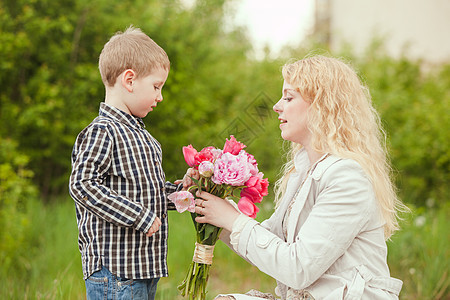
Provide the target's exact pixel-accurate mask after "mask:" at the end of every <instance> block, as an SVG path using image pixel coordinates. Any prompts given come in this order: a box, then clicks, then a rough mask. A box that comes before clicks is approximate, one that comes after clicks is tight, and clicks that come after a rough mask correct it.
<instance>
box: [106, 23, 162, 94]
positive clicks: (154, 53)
mask: <svg viewBox="0 0 450 300" xmlns="http://www.w3.org/2000/svg"><path fill="white" fill-rule="evenodd" d="M98 68H99V70H100V75H101V76H102V81H103V83H104V84H105V86H114V84H115V83H116V79H117V77H118V76H119V75H120V74H121V73H122V72H123V71H125V70H127V69H132V70H133V71H135V72H136V75H137V77H141V76H147V75H149V74H150V73H151V72H152V71H153V70H154V69H155V68H163V69H165V70H169V68H170V61H169V58H168V56H167V53H166V52H165V51H164V50H163V49H162V48H161V47H160V46H158V44H156V43H155V42H154V41H153V40H152V39H151V38H150V37H149V36H148V35H146V34H145V33H143V32H142V31H141V30H140V29H139V28H134V27H133V26H130V27H128V28H127V29H126V30H125V31H124V32H117V33H116V34H115V35H113V36H112V37H111V39H110V40H109V41H108V42H107V43H106V44H105V46H104V47H103V50H102V52H101V53H100V58H99V62H98Z"/></svg>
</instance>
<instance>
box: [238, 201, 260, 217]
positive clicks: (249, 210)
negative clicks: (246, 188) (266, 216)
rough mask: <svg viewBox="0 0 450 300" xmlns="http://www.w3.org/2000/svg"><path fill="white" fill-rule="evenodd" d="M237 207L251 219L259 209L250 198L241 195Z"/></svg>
mask: <svg viewBox="0 0 450 300" xmlns="http://www.w3.org/2000/svg"><path fill="white" fill-rule="evenodd" d="M238 208H239V210H240V211H241V212H242V213H243V214H245V215H247V216H249V217H250V218H253V219H254V218H255V217H256V213H257V212H258V211H259V208H258V207H257V206H256V205H255V204H254V203H253V202H252V200H250V199H248V198H247V197H242V198H241V199H239V202H238Z"/></svg>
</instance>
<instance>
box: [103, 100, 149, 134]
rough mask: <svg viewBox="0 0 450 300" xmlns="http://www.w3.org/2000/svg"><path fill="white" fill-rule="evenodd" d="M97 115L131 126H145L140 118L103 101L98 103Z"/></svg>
mask: <svg viewBox="0 0 450 300" xmlns="http://www.w3.org/2000/svg"><path fill="white" fill-rule="evenodd" d="M99 115H100V116H103V117H107V118H111V119H113V120H116V121H118V122H121V123H124V124H126V125H128V126H131V127H136V128H145V123H144V121H142V119H141V118H137V117H135V116H132V115H130V114H128V113H126V112H124V111H122V110H120V109H118V108H116V107H114V106H112V105H109V104H106V103H105V102H102V103H100V110H99Z"/></svg>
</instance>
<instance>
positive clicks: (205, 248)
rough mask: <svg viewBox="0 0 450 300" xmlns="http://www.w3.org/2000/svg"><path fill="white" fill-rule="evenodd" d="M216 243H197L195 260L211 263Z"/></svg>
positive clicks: (201, 262) (200, 262)
mask: <svg viewBox="0 0 450 300" xmlns="http://www.w3.org/2000/svg"><path fill="white" fill-rule="evenodd" d="M213 252H214V245H203V244H199V243H197V242H196V243H195V250H194V257H193V258H192V261H193V262H196V263H199V264H205V265H211V264H212V259H213V256H214V255H213Z"/></svg>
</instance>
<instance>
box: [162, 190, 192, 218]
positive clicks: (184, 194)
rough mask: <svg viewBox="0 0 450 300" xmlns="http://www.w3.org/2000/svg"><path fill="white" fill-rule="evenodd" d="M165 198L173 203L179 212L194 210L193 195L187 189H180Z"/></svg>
mask: <svg viewBox="0 0 450 300" xmlns="http://www.w3.org/2000/svg"><path fill="white" fill-rule="evenodd" d="M167 198H169V200H170V201H172V202H173V203H175V207H176V209H177V211H178V212H179V213H182V212H185V211H186V210H187V211H189V212H194V211H195V201H194V196H193V195H192V194H191V193H190V192H188V191H180V192H175V193H172V194H170V195H169V196H168V197H167Z"/></svg>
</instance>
